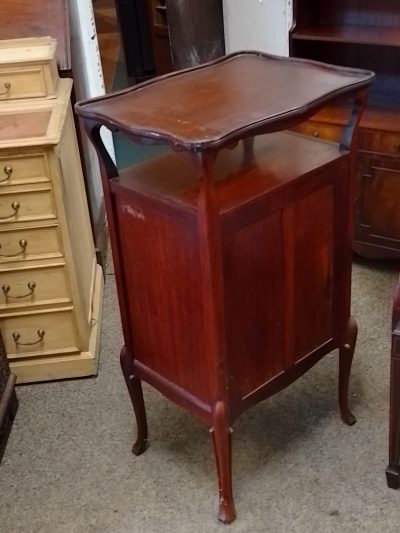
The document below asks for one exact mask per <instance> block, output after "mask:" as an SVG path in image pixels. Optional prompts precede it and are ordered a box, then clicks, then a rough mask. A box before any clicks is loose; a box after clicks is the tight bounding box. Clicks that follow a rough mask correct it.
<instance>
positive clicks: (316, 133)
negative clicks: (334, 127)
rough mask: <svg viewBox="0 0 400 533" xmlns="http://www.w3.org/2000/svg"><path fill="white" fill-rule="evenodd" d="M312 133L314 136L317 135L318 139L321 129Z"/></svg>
mask: <svg viewBox="0 0 400 533" xmlns="http://www.w3.org/2000/svg"><path fill="white" fill-rule="evenodd" d="M312 135H313V137H315V138H316V139H318V137H319V131H317V130H315V131H313V134H312Z"/></svg>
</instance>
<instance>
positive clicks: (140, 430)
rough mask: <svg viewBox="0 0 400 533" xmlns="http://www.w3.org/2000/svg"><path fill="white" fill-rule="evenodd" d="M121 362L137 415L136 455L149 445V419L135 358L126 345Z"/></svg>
mask: <svg viewBox="0 0 400 533" xmlns="http://www.w3.org/2000/svg"><path fill="white" fill-rule="evenodd" d="M120 362H121V369H122V373H123V375H124V378H125V382H126V386H127V387H128V391H129V396H130V397H131V402H132V405H133V409H134V411H135V416H136V424H137V437H136V442H135V443H134V445H133V447H132V452H133V453H134V454H135V455H140V454H141V453H143V452H144V451H145V450H146V448H147V447H148V441H147V419H146V410H145V407H144V400H143V391H142V382H141V381H140V379H138V378H137V377H136V376H135V370H134V367H133V358H132V356H131V354H130V353H129V351H128V349H127V348H126V346H124V347H123V348H122V350H121V355H120Z"/></svg>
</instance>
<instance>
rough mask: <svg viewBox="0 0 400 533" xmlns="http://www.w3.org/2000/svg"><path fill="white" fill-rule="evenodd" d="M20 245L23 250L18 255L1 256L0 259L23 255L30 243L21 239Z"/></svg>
mask: <svg viewBox="0 0 400 533" xmlns="http://www.w3.org/2000/svg"><path fill="white" fill-rule="evenodd" d="M18 244H19V245H20V246H21V248H22V250H20V251H19V252H17V253H16V254H0V257H17V255H23V254H24V253H25V251H26V247H27V246H28V241H26V240H25V239H21V240H20V241H19V242H18ZM0 248H1V244H0Z"/></svg>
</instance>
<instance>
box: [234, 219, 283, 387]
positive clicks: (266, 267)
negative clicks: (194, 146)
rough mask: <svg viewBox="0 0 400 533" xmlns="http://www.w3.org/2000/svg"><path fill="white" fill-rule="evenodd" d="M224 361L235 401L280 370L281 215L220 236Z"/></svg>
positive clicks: (281, 333) (281, 303) (281, 302)
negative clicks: (222, 253) (225, 347)
mask: <svg viewBox="0 0 400 533" xmlns="http://www.w3.org/2000/svg"><path fill="white" fill-rule="evenodd" d="M224 250H225V255H224V276H225V317H226V335H227V357H228V361H229V367H230V368H229V375H230V379H231V380H232V383H231V387H232V388H233V389H235V387H240V390H235V391H234V397H235V398H238V397H240V398H243V397H245V396H246V395H247V394H249V393H250V392H252V391H254V390H255V389H257V388H258V387H259V386H261V385H263V384H264V383H265V382H267V381H269V380H270V379H271V378H273V377H274V376H276V375H278V374H279V373H280V372H282V371H283V369H284V353H283V350H284V346H283V326H284V324H283V312H284V310H283V298H284V277H283V256H282V220H281V211H277V212H274V213H272V214H271V215H269V216H267V217H265V218H262V219H260V220H256V221H252V222H250V223H249V224H248V225H246V226H243V227H241V228H240V229H235V230H233V231H232V228H231V227H230V226H229V225H228V227H226V229H225V232H224Z"/></svg>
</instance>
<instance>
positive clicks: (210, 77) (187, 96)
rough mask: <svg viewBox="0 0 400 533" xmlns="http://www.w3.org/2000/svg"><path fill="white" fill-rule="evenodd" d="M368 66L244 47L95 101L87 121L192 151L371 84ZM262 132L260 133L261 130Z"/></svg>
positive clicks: (280, 123) (269, 127)
mask: <svg viewBox="0 0 400 533" xmlns="http://www.w3.org/2000/svg"><path fill="white" fill-rule="evenodd" d="M373 77H374V74H373V73H372V72H369V71H363V70H358V69H349V68H344V67H336V66H330V65H323V64H320V63H317V62H313V61H308V60H302V59H300V60H299V59H293V58H290V59H289V58H283V57H278V56H270V55H267V54H263V53H261V52H238V53H234V54H231V55H229V56H225V57H224V58H222V59H219V60H217V61H214V62H212V63H208V64H206V65H203V66H200V67H196V68H194V69H187V70H185V71H178V72H174V73H172V74H168V75H166V76H163V77H160V78H155V79H153V80H151V81H150V82H146V83H144V84H140V85H137V86H134V87H131V88H129V89H126V90H123V91H119V92H116V93H113V94H110V95H107V96H104V97H100V98H97V99H92V100H91V101H90V102H80V103H78V104H77V108H76V109H77V112H78V114H79V115H81V116H84V117H86V118H92V119H93V120H94V121H96V122H100V123H103V124H106V125H107V126H109V127H110V128H113V129H121V130H123V131H125V132H126V133H130V134H131V135H132V136H138V137H140V138H148V139H153V140H154V141H159V142H166V143H168V144H173V145H175V146H177V147H181V148H184V149H188V150H204V149H207V148H216V147H220V146H222V145H224V144H226V143H228V142H230V141H234V140H236V139H238V138H242V137H244V136H246V135H250V134H251V133H252V132H253V131H254V133H255V134H256V133H257V130H260V129H262V131H263V132H264V133H267V132H271V131H276V130H280V129H282V128H283V127H285V121H286V123H290V122H295V121H296V120H297V121H299V119H301V118H303V117H304V118H306V117H307V115H310V112H311V111H313V110H315V111H317V110H318V108H319V107H321V105H322V104H323V103H324V102H326V101H328V100H331V99H332V97H333V96H339V95H342V94H347V93H351V92H353V91H354V90H355V89H359V88H360V87H363V86H367V85H369V84H370V83H371V81H372V79H373ZM258 132H261V131H258Z"/></svg>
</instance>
